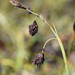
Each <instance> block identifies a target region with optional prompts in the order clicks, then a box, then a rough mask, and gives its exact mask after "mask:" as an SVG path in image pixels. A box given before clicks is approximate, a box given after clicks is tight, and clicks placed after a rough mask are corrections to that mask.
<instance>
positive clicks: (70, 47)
mask: <svg viewBox="0 0 75 75" xmlns="http://www.w3.org/2000/svg"><path fill="white" fill-rule="evenodd" d="M73 43H74V39H72V40H71V43H70V45H69V49H68V52H67V58H68V56H69V54H70V52H71V50H72V46H73Z"/></svg>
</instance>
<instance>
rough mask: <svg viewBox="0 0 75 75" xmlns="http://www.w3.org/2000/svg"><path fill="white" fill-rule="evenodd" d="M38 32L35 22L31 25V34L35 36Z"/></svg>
mask: <svg viewBox="0 0 75 75" xmlns="http://www.w3.org/2000/svg"><path fill="white" fill-rule="evenodd" d="M37 32H38V25H37V23H36V20H35V21H34V22H33V24H31V25H29V33H30V35H31V36H34V35H35V34H36V33H37Z"/></svg>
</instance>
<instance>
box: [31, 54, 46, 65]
mask: <svg viewBox="0 0 75 75" xmlns="http://www.w3.org/2000/svg"><path fill="white" fill-rule="evenodd" d="M44 60H45V59H44V53H39V54H37V55H36V56H35V57H34V59H33V60H32V63H33V64H34V65H37V66H40V65H41V64H43V62H44Z"/></svg>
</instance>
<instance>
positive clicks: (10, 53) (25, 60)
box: [0, 0, 75, 75]
mask: <svg viewBox="0 0 75 75" xmlns="http://www.w3.org/2000/svg"><path fill="white" fill-rule="evenodd" d="M17 1H19V2H20V3H21V4H23V5H24V6H25V7H26V8H29V7H30V8H32V10H33V11H34V12H36V13H41V14H42V15H43V17H44V18H45V19H46V20H47V21H48V23H49V24H50V25H51V21H53V22H54V24H55V26H56V29H57V31H58V34H59V36H60V39H61V40H62V42H63V45H64V48H65V52H67V50H68V47H69V44H70V40H71V37H72V34H73V23H74V21H75V15H74V13H75V11H74V10H75V0H17ZM34 20H36V21H37V24H38V26H39V30H38V33H37V34H36V35H35V36H33V37H32V36H31V35H30V34H29V29H28V28H29V25H30V24H32V23H33V21H34ZM51 26H52V25H51ZM52 37H55V36H54V35H53V33H52V32H51V30H50V29H49V28H48V26H46V24H45V23H44V22H43V21H42V20H41V19H39V18H37V17H36V16H35V15H33V14H28V13H27V12H26V11H25V10H22V9H19V8H17V7H15V6H13V5H12V4H11V3H10V0H0V75H62V74H63V75H66V72H65V69H64V62H63V58H62V54H61V51H60V47H59V44H58V42H57V41H56V40H53V41H50V42H49V43H48V44H47V45H46V48H45V53H44V54H45V62H44V64H42V65H41V67H37V66H34V65H33V64H32V63H31V60H32V58H33V57H34V56H35V55H36V54H37V53H39V52H41V50H42V48H43V45H44V43H45V41H46V40H48V39H49V38H52ZM68 66H69V71H70V75H75V43H74V45H73V48H72V50H71V53H70V55H69V59H68Z"/></svg>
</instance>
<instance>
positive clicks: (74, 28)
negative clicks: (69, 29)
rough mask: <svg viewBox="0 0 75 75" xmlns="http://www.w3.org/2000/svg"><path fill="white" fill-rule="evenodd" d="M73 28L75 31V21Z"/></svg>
mask: <svg viewBox="0 0 75 75" xmlns="http://www.w3.org/2000/svg"><path fill="white" fill-rule="evenodd" d="M73 30H74V31H75V22H74V25H73Z"/></svg>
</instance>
